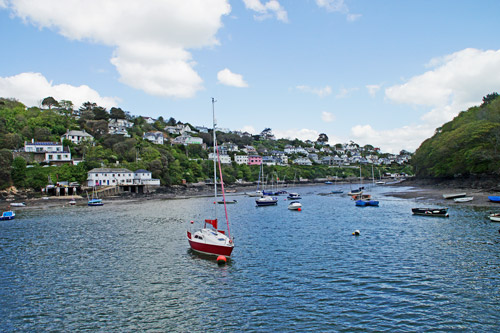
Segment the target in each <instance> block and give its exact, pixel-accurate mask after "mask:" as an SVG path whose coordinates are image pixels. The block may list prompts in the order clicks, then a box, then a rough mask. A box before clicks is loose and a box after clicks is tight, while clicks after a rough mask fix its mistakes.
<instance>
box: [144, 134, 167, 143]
mask: <svg viewBox="0 0 500 333" xmlns="http://www.w3.org/2000/svg"><path fill="white" fill-rule="evenodd" d="M142 138H143V139H144V140H148V141H151V142H153V143H156V144H157V145H162V144H163V142H164V137H163V132H159V131H156V132H146V133H144V135H143V136H142Z"/></svg>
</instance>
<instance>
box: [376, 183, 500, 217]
mask: <svg viewBox="0 0 500 333" xmlns="http://www.w3.org/2000/svg"><path fill="white" fill-rule="evenodd" d="M386 186H393V187H405V188H407V189H405V190H404V191H397V192H396V191H394V192H390V191H388V192H386V193H385V195H389V196H394V197H398V198H403V199H414V200H419V201H425V202H432V203H435V204H436V205H445V206H452V205H463V206H478V207H492V208H493V207H498V208H499V209H500V204H498V203H494V202H491V201H489V200H488V196H491V195H495V196H496V195H500V178H495V177H482V178H472V177H471V178H461V179H460V178H456V179H416V178H410V179H406V180H404V181H402V182H400V183H395V184H391V185H386ZM453 193H466V194H467V196H468V197H474V200H472V201H469V202H464V203H455V202H454V201H453V200H451V199H444V198H443V194H453Z"/></svg>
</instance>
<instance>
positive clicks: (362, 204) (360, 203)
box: [356, 199, 379, 207]
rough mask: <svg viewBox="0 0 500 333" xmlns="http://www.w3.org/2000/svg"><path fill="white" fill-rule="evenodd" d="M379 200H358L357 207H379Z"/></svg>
mask: <svg viewBox="0 0 500 333" xmlns="http://www.w3.org/2000/svg"><path fill="white" fill-rule="evenodd" d="M378 204H379V202H378V200H366V199H360V200H356V206H359V207H366V206H374V207H378Z"/></svg>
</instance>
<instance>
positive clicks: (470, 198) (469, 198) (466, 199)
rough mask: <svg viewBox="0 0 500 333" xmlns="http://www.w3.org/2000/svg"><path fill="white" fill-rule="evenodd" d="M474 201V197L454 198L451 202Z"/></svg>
mask: <svg viewBox="0 0 500 333" xmlns="http://www.w3.org/2000/svg"><path fill="white" fill-rule="evenodd" d="M472 200H474V197H463V198H455V199H453V201H455V202H469V201H472Z"/></svg>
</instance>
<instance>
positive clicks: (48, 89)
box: [0, 73, 118, 109]
mask: <svg viewBox="0 0 500 333" xmlns="http://www.w3.org/2000/svg"><path fill="white" fill-rule="evenodd" d="M0 96H3V97H6V98H9V97H10V98H15V99H17V100H18V101H20V102H21V103H23V104H24V105H26V106H28V107H29V106H38V105H40V103H41V101H42V100H43V99H44V98H45V97H49V96H52V97H54V98H55V99H56V100H58V101H60V100H69V101H72V102H73V105H74V106H75V107H80V106H81V105H82V104H83V103H85V102H93V103H97V105H99V106H102V107H105V108H108V109H109V108H111V107H113V106H117V105H118V99H117V98H113V97H103V96H100V95H99V93H98V92H97V91H95V90H94V89H92V88H90V87H89V86H86V85H81V86H79V87H75V86H71V85H69V84H57V85H54V84H52V82H49V81H47V79H46V78H45V77H44V76H43V75H42V74H40V73H21V74H18V75H15V76H9V77H0Z"/></svg>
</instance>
